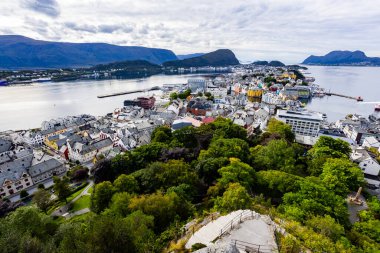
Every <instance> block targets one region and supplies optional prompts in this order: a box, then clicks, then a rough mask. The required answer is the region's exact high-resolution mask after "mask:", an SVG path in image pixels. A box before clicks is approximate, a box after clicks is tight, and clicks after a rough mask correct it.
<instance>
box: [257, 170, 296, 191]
mask: <svg viewBox="0 0 380 253" xmlns="http://www.w3.org/2000/svg"><path fill="white" fill-rule="evenodd" d="M256 178H257V190H259V192H261V193H264V194H265V196H267V197H275V198H280V197H282V196H283V195H284V194H285V193H287V192H294V191H297V190H299V183H300V181H301V180H302V177H299V176H296V175H292V174H289V173H286V172H283V171H278V170H262V171H259V172H257V173H256Z"/></svg>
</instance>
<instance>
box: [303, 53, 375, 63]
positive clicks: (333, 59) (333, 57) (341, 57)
mask: <svg viewBox="0 0 380 253" xmlns="http://www.w3.org/2000/svg"><path fill="white" fill-rule="evenodd" d="M302 64H306V65H323V66H380V57H368V56H367V55H366V54H365V53H364V52H362V51H359V50H357V51H331V52H330V53H328V54H326V55H324V56H315V55H311V56H309V57H308V58H306V59H305V60H304V61H303V62H302Z"/></svg>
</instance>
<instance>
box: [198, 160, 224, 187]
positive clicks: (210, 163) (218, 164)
mask: <svg viewBox="0 0 380 253" xmlns="http://www.w3.org/2000/svg"><path fill="white" fill-rule="evenodd" d="M228 163H229V159H228V158H227V157H218V158H212V157H210V158H207V159H203V160H199V161H198V164H197V166H196V170H197V173H198V175H199V177H200V178H201V179H202V180H203V181H204V182H205V183H206V184H207V185H211V184H212V183H213V182H214V181H215V180H216V179H217V178H218V177H219V173H218V170H219V169H220V168H222V167H223V166H226V165H227V164H228Z"/></svg>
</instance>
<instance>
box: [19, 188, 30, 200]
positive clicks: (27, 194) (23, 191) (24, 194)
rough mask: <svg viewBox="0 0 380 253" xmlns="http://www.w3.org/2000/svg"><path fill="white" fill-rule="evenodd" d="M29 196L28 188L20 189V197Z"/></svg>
mask: <svg viewBox="0 0 380 253" xmlns="http://www.w3.org/2000/svg"><path fill="white" fill-rule="evenodd" d="M28 196H29V193H28V192H27V191H26V190H21V191H20V198H21V199H22V198H26V197H28Z"/></svg>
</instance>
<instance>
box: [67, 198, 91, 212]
mask: <svg viewBox="0 0 380 253" xmlns="http://www.w3.org/2000/svg"><path fill="white" fill-rule="evenodd" d="M90 204H91V197H90V196H88V195H83V196H81V197H80V198H79V199H78V200H77V201H75V202H74V203H73V207H72V209H71V210H70V211H72V212H76V211H79V210H82V209H84V208H89V207H90Z"/></svg>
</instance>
